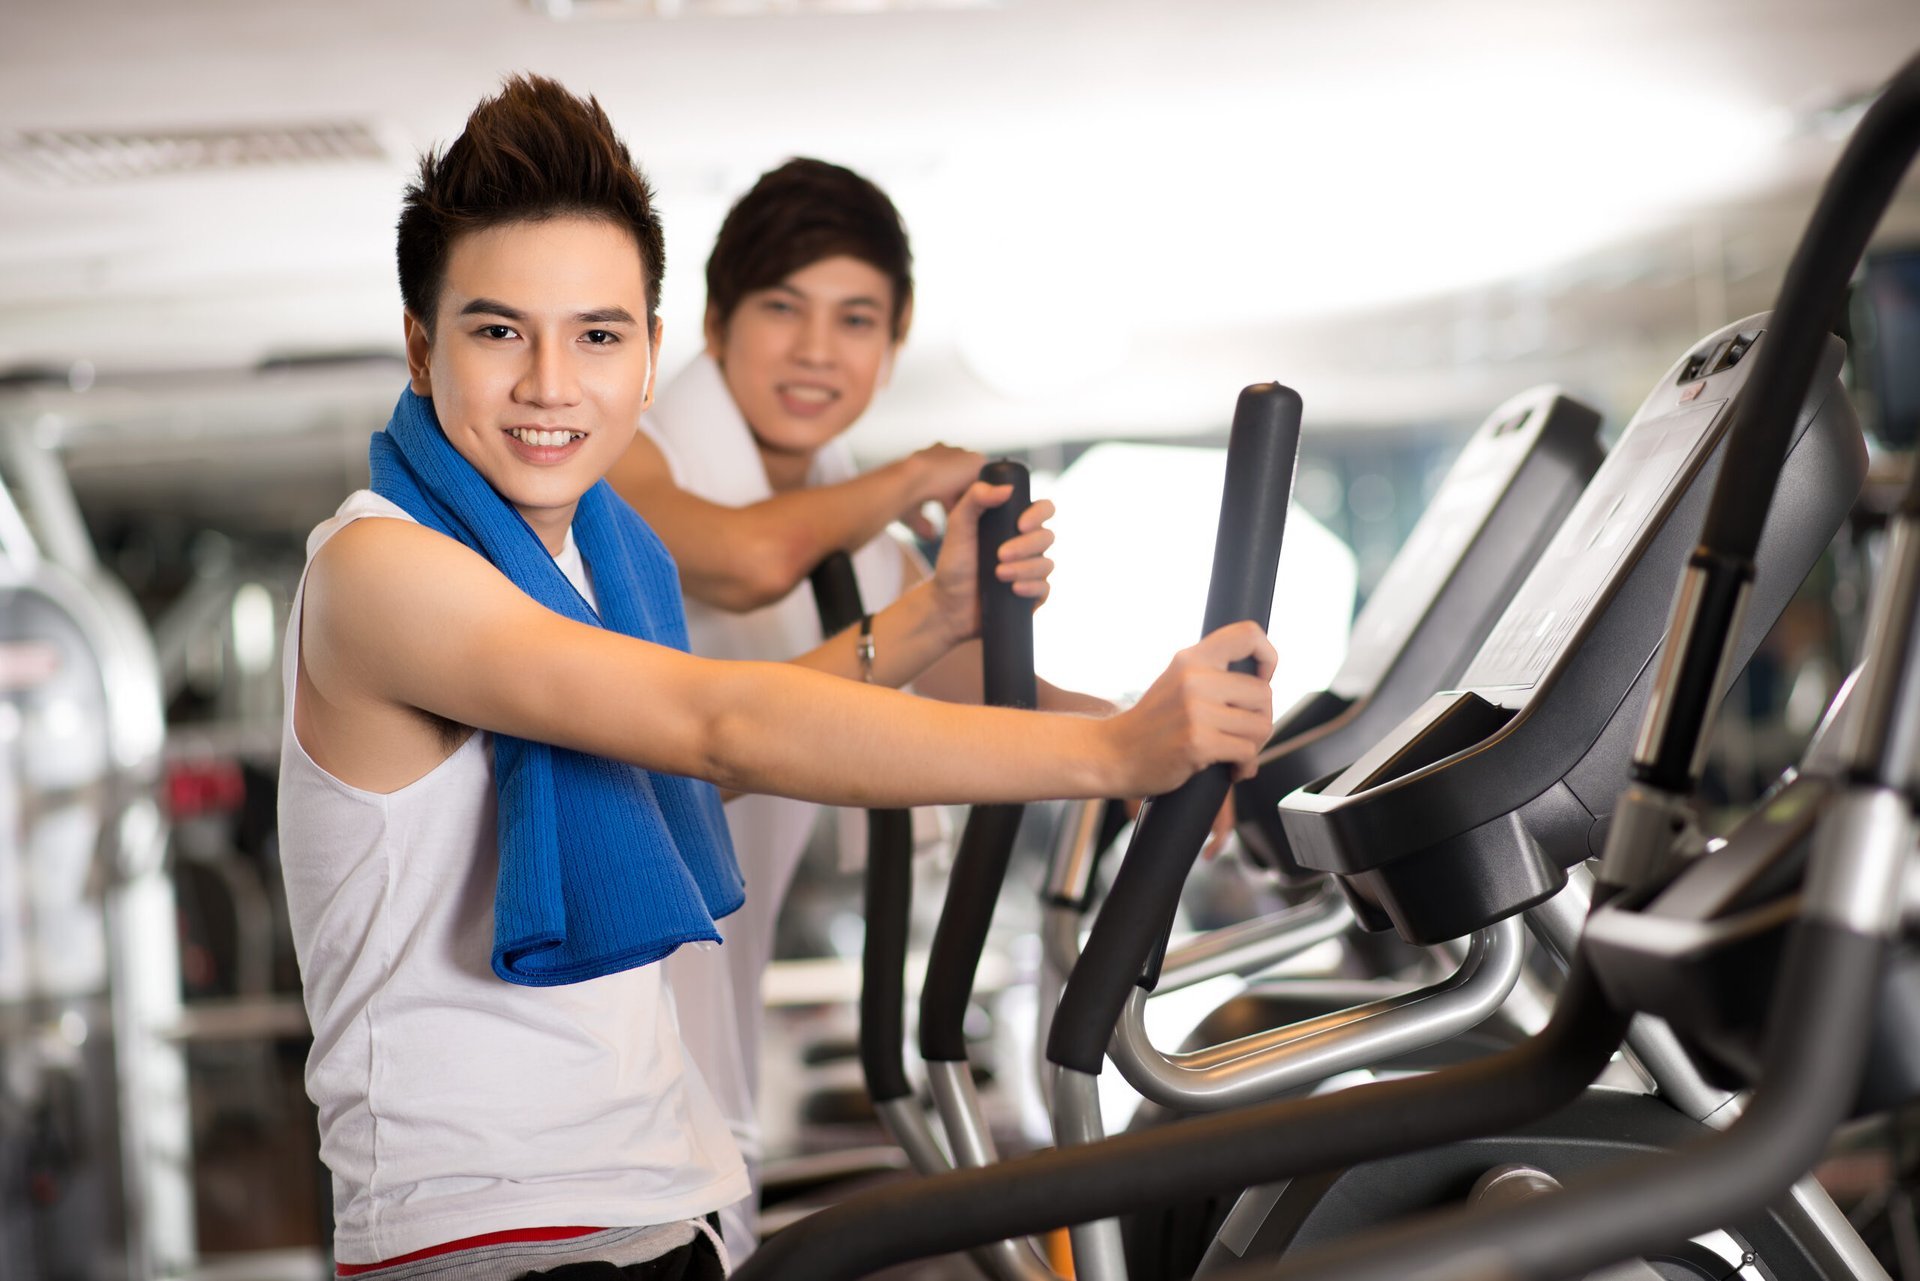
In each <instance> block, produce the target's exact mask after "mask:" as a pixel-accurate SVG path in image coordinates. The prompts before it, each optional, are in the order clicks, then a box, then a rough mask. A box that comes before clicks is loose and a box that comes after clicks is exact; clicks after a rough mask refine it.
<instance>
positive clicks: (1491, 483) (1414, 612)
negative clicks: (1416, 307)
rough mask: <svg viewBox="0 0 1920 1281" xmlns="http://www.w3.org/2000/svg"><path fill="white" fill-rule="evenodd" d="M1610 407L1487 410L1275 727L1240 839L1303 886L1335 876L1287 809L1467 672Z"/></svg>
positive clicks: (1550, 397) (1576, 479)
mask: <svg viewBox="0 0 1920 1281" xmlns="http://www.w3.org/2000/svg"><path fill="white" fill-rule="evenodd" d="M1599 430H1600V415H1599V414H1598V413H1597V412H1596V411H1594V410H1592V409H1590V408H1588V407H1587V406H1586V405H1583V404H1581V403H1580V402H1579V401H1577V400H1574V399H1573V398H1571V397H1569V396H1566V395H1563V394H1561V393H1560V392H1559V391H1558V389H1556V388H1553V387H1535V388H1533V389H1531V390H1529V391H1524V392H1521V393H1520V394H1519V395H1517V396H1514V397H1512V398H1511V399H1509V400H1507V401H1506V402H1505V403H1504V404H1502V405H1501V406H1500V407H1499V408H1498V409H1495V410H1494V411H1493V412H1492V413H1491V414H1489V415H1487V417H1486V419H1485V421H1483V422H1482V423H1481V424H1480V426H1479V427H1477V428H1476V429H1475V430H1474V433H1473V435H1472V436H1470V437H1468V439H1467V443H1466V445H1465V446H1464V447H1463V448H1462V449H1461V451H1460V456H1459V457H1458V458H1456V459H1455V460H1454V463H1453V466H1452V467H1451V468H1449V469H1448V471H1447V475H1446V478H1445V479H1444V480H1443V481H1442V482H1441V483H1440V488H1439V489H1438V490H1436V491H1435V492H1434V495H1433V499H1432V501H1430V502H1429V503H1428V504H1427V509H1426V511H1425V512H1423V513H1422V514H1421V516H1420V519H1419V521H1418V523H1416V524H1415V525H1414V527H1413V532H1412V533H1410V534H1408V535H1407V540H1406V542H1405V543H1404V544H1403V545H1402V546H1401V548H1400V551H1399V554H1398V555H1396V556H1395V557H1394V559H1393V563H1392V564H1391V565H1389V566H1388V567H1387V571H1386V573H1385V574H1384V575H1382V576H1381V579H1380V582H1379V585H1378V586H1377V587H1376V588H1375V589H1374V591H1373V594H1372V595H1371V596H1370V597H1369V598H1368V600H1367V605H1366V608H1365V609H1363V610H1361V611H1360V616H1359V618H1357V619H1355V620H1354V624H1353V636H1352V640H1351V641H1350V642H1349V644H1348V647H1347V656H1346V659H1345V661H1343V662H1342V663H1341V665H1340V670H1339V671H1337V672H1336V673H1334V676H1333V679H1332V680H1331V681H1330V682H1328V687H1327V688H1326V689H1324V690H1319V691H1316V692H1314V693H1311V694H1308V695H1306V696H1305V697H1303V698H1302V699H1301V700H1300V701H1299V702H1298V703H1296V704H1295V705H1294V706H1293V707H1292V708H1291V709H1290V710H1289V711H1288V712H1287V713H1286V714H1285V715H1283V716H1282V717H1281V718H1280V719H1279V720H1278V721H1276V722H1275V723H1274V728H1273V737H1272V738H1270V739H1269V740H1268V742H1267V746H1266V748H1265V750H1264V751H1263V752H1262V753H1261V756H1260V773H1259V774H1258V775H1256V776H1255V777H1253V778H1250V779H1248V780H1247V781H1246V782H1244V783H1239V784H1236V785H1235V787H1234V807H1235V810H1236V812H1237V813H1238V814H1239V816H1240V821H1239V826H1238V828H1237V831H1238V834H1239V836H1240V841H1241V844H1242V845H1243V846H1244V847H1245V848H1246V850H1247V853H1248V855H1249V857H1251V858H1252V860H1253V861H1254V862H1255V863H1256V864H1258V865H1259V866H1261V867H1263V868H1265V869H1267V870H1269V871H1271V872H1273V873H1274V874H1275V875H1276V876H1278V877H1279V878H1280V879H1281V880H1282V881H1283V882H1286V883H1292V884H1299V883H1304V882H1306V881H1310V880H1317V879H1319V878H1320V877H1321V876H1323V875H1324V873H1322V872H1319V871H1316V870H1315V869H1313V868H1309V867H1305V866H1303V865H1302V864H1301V863H1300V862H1299V861H1298V860H1297V859H1295V858H1294V856H1293V848H1292V846H1291V845H1290V844H1289V843H1288V841H1287V835H1286V829H1285V828H1284V827H1283V826H1282V824H1281V821H1280V815H1279V811H1278V808H1277V807H1278V805H1279V802H1280V799H1281V798H1282V797H1284V796H1286V795H1287V793H1289V792H1291V791H1293V790H1294V789H1295V788H1297V787H1300V786H1302V785H1304V784H1306V783H1309V782H1312V781H1313V780H1314V779H1316V778H1319V777H1321V776H1323V775H1325V774H1328V773H1330V772H1332V771H1335V770H1339V769H1341V768H1343V767H1344V766H1345V765H1346V764H1347V763H1348V762H1349V761H1351V760H1353V759H1354V758H1355V757H1356V756H1358V755H1360V753H1361V752H1362V751H1364V750H1365V749H1366V748H1367V747H1368V746H1369V745H1371V744H1372V743H1373V742H1375V741H1376V740H1377V739H1379V738H1380V737H1381V736H1382V735H1384V734H1385V733H1387V732H1388V731H1389V730H1391V729H1392V728H1393V727H1394V726H1395V725H1397V724H1399V723H1400V722H1401V721H1402V720H1404V719H1405V718H1406V716H1407V715H1408V713H1410V712H1412V711H1413V709H1414V708H1416V707H1418V706H1419V705H1420V702H1421V700H1422V699H1424V698H1426V697H1427V696H1428V695H1430V694H1432V693H1433V692H1434V691H1435V690H1437V689H1446V688H1448V687H1450V686H1451V685H1453V684H1454V683H1455V682H1456V681H1458V680H1459V679H1460V675H1461V673H1462V672H1464V671H1465V670H1466V668H1467V663H1468V662H1469V661H1470V660H1471V659H1472V658H1473V656H1474V654H1475V653H1476V652H1477V651H1478V650H1479V648H1480V645H1481V642H1483V641H1484V640H1486V638H1487V634H1488V633H1489V632H1491V631H1492V630H1493V625H1494V623H1495V622H1497V621H1498V620H1499V618H1500V614H1501V612H1502V611H1503V610H1504V609H1505V608H1506V605H1507V602H1508V601H1509V600H1510V599H1512V597H1513V593H1514V592H1515V591H1516V590H1517V589H1518V588H1519V586H1520V584H1521V582H1522V581H1523V580H1524V579H1525V578H1526V575H1527V571H1528V570H1530V569H1531V568H1533V562H1534V561H1535V560H1536V559H1537V558H1538V557H1539V555H1540V553H1541V552H1542V551H1543V550H1544V549H1545V548H1546V546H1547V541H1548V540H1549V539H1550V538H1551V537H1552V536H1553V531H1554V530H1556V529H1558V528H1559V526H1560V521H1561V520H1562V518H1564V517H1565V516H1566V514H1567V512H1568V510H1569V509H1570V508H1571V507H1572V506H1573V504H1574V501H1575V500H1576V499H1578V498H1579V496H1580V491H1581V490H1582V489H1584V488H1585V487H1586V484H1587V482H1588V481H1589V480H1591V479H1592V478H1593V474H1594V472H1595V471H1596V470H1598V469H1599V466H1600V461H1601V459H1602V458H1603V457H1605V450H1604V449H1602V448H1601V445H1600V441H1599Z"/></svg>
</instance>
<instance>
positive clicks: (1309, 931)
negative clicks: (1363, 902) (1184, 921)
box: [1153, 884, 1353, 993]
mask: <svg viewBox="0 0 1920 1281" xmlns="http://www.w3.org/2000/svg"><path fill="white" fill-rule="evenodd" d="M1352 924H1353V909H1352V908H1351V907H1350V906H1348V904H1347V900H1346V899H1344V898H1342V897H1341V896H1340V893H1339V891H1337V890H1335V889H1334V888H1333V886H1332V885H1331V884H1329V885H1324V886H1322V887H1321V888H1320V889H1319V891H1318V892H1317V893H1315V894H1314V896H1313V897H1312V898H1309V899H1307V900H1306V901H1305V902H1303V903H1299V904H1296V905H1295V906H1293V907H1290V908H1288V909H1287V910H1286V911H1284V912H1274V913H1271V914H1269V915H1267V916H1258V917H1255V918H1254V919H1252V920H1250V921H1242V922H1240V923H1239V924H1237V925H1227V926H1223V927H1221V928H1220V929H1217V930H1208V931H1207V932H1206V933H1204V934H1199V935H1195V936H1194V937H1193V938H1190V939H1188V940H1187V941H1186V942H1185V943H1182V944H1181V945H1180V946H1179V947H1176V948H1173V949H1172V950H1170V951H1169V952H1168V953H1167V959H1166V961H1165V963H1164V964H1163V965H1162V966H1161V968H1160V981H1159V982H1158V983H1157V984H1155V985H1154V989H1153V990H1154V992H1156V993H1157V992H1174V991H1178V990H1179V989H1181V988H1183V987H1192V986H1193V985H1194V984H1196V983H1204V982H1205V981H1206V980H1208V979H1212V978H1219V977H1220V976H1221V975H1223V974H1255V973H1258V972H1259V971H1261V970H1264V969H1266V968H1267V967H1268V966H1270V965H1278V964H1279V963H1280V962H1282V961H1284V960H1286V959H1287V958H1288V957H1290V956H1297V955H1299V954H1300V953H1302V952H1304V951H1306V950H1307V949H1308V948H1310V947H1315V946H1317V945H1319V944H1321V943H1324V942H1326V941H1327V940H1328V939H1336V938H1339V937H1340V936H1341V935H1342V934H1345V933H1346V932H1347V927H1348V926H1350V925H1352Z"/></svg>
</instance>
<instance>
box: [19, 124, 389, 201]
mask: <svg viewBox="0 0 1920 1281" xmlns="http://www.w3.org/2000/svg"><path fill="white" fill-rule="evenodd" d="M390 159H391V156H390V155H389V153H388V151H387V148H386V147H385V146H383V145H382V144H381V141H380V139H379V137H378V136H377V135H376V134H375V133H374V131H373V129H372V128H370V127H369V126H368V125H366V124H364V123H361V122H359V121H346V122H332V123H321V124H288V125H259V126H248V127H243V128H217V129H169V130H146V129H142V130H133V129H126V130H119V129H27V130H21V131H19V132H17V133H11V134H0V169H4V170H6V171H8V172H11V173H12V174H14V175H16V176H18V177H23V178H26V179H28V180H30V181H32V182H35V183H38V184H41V185H45V186H58V187H79V186H97V185H101V184H106V183H116V182H132V181H138V180H139V179H142V178H165V177H176V176H179V175H182V174H201V173H232V172H235V171H237V170H247V169H262V168H285V167H288V166H306V165H317V164H337V163H341V162H360V163H364V162H368V161H374V162H383V163H384V162H386V161H388V160H390Z"/></svg>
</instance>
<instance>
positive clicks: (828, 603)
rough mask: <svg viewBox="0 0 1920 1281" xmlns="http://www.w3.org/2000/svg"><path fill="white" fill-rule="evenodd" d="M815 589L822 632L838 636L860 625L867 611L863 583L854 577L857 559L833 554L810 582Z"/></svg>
mask: <svg viewBox="0 0 1920 1281" xmlns="http://www.w3.org/2000/svg"><path fill="white" fill-rule="evenodd" d="M807 581H808V583H810V584H811V585H812V587H813V604H814V608H815V609H817V610H818V611H819V614H820V632H821V634H822V635H824V636H838V635H839V634H840V633H841V632H844V631H846V630H847V628H849V627H852V626H853V625H854V624H855V623H857V622H859V621H860V615H862V614H864V613H866V612H867V611H866V608H865V607H864V606H863V605H861V603H860V580H859V579H857V578H855V577H854V574H853V557H851V556H849V555H847V554H846V553H845V552H829V553H828V554H827V558H826V559H825V560H823V561H821V562H820V563H819V564H818V565H815V566H814V567H813V573H812V574H810V575H809V576H808V578H807Z"/></svg>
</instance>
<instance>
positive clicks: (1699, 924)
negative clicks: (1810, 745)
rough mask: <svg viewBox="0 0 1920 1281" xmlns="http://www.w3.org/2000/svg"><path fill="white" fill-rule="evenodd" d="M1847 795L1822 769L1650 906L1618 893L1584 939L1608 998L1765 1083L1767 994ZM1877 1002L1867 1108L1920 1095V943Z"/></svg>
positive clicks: (1717, 1069) (1789, 788)
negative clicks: (1805, 887)
mask: <svg viewBox="0 0 1920 1281" xmlns="http://www.w3.org/2000/svg"><path fill="white" fill-rule="evenodd" d="M1843 792H1844V788H1843V786H1842V784H1841V783H1840V782H1839V781H1837V780H1835V779H1832V778H1828V777H1822V776H1819V775H1814V774H1802V775H1799V776H1798V777H1796V778H1793V779H1791V780H1789V781H1787V782H1786V783H1784V784H1783V785H1782V786H1780V787H1778V788H1777V789H1775V790H1774V791H1773V792H1772V793H1770V794H1769V795H1768V797H1767V798H1766V799H1765V800H1764V801H1763V802H1762V803H1761V804H1760V805H1759V806H1758V807H1756V808H1755V810H1754V812H1753V813H1751V814H1749V815H1748V816H1747V817H1746V818H1745V819H1743V820H1742V821H1741V822H1740V824H1739V825H1738V826H1736V827H1735V828H1734V829H1733V830H1732V831H1731V832H1729V833H1728V834H1727V838H1726V841H1725V843H1724V844H1721V845H1719V846H1718V847H1716V848H1715V849H1714V850H1712V851H1711V852H1710V853H1708V854H1706V855H1704V856H1702V857H1700V858H1698V859H1695V860H1694V861H1693V862H1691V863H1689V864H1688V865H1687V866H1686V867H1685V868H1683V869H1682V870H1681V871H1680V872H1679V874H1678V875H1676V876H1675V877H1674V878H1673V879H1672V880H1670V881H1669V882H1667V884H1666V885H1664V886H1662V887H1661V888H1660V889H1659V890H1658V891H1656V892H1652V893H1649V894H1647V895H1644V896H1642V897H1643V899H1644V901H1642V902H1632V901H1619V900H1616V901H1615V902H1614V903H1611V904H1608V905H1607V906H1606V907H1605V908H1603V909H1602V910H1600V911H1598V912H1595V913H1594V914H1593V916H1592V917H1591V918H1590V919H1589V920H1588V922H1587V929H1586V934H1585V937H1584V938H1583V939H1582V942H1581V946H1582V948H1583V949H1584V950H1585V951H1586V954H1587V958H1588V961H1589V963H1590V964H1591V965H1592V966H1593V972H1594V976H1595V978H1596V979H1597V980H1598V981H1599V983H1600V985H1601V987H1602V988H1603V989H1604V990H1605V991H1606V993H1607V996H1608V998H1609V999H1610V1000H1611V1001H1612V1002H1613V1003H1614V1005H1615V1006H1617V1007H1618V1008H1620V1009H1632V1010H1639V1011H1642V1012H1644V1013H1647V1014H1654V1015H1658V1016H1659V1017H1660V1018H1662V1019H1665V1020H1666V1021H1667V1022H1668V1023H1669V1024H1671V1025H1672V1027H1673V1029H1674V1031H1675V1032H1676V1033H1678V1034H1679V1035H1680V1037H1681V1039H1682V1040H1684V1041H1685V1042H1686V1044H1687V1046H1688V1048H1689V1049H1690V1050H1691V1051H1692V1052H1693V1054H1694V1057H1695V1059H1696V1060H1697V1061H1698V1062H1699V1064H1700V1066H1701V1069H1702V1071H1703V1072H1704V1073H1705V1074H1706V1075H1707V1077H1708V1078H1709V1079H1710V1080H1712V1081H1713V1082H1714V1084H1716V1085H1718V1086H1720V1087H1721V1088H1723V1089H1728V1090H1742V1089H1747V1088H1749V1087H1751V1086H1753V1085H1755V1084H1756V1083H1757V1081H1758V1079H1759V1073H1760V1067H1761V1063H1762V1060H1763V1050H1764V1044H1765V1036H1766V1031H1767V1028H1766V1015H1767V1006H1766V1002H1767V997H1768V994H1769V993H1771V992H1772V991H1773V990H1774V988H1775V986H1776V983H1777V981H1778V975H1779V973H1780V966H1781V964H1782V961H1783V957H1784V953H1785V948H1786V943H1787V926H1788V925H1789V924H1790V923H1791V922H1792V920H1793V918H1794V917H1795V916H1797V915H1798V914H1799V912H1800V906H1801V903H1800V887H1801V883H1802V882H1803V881H1804V879H1805V876H1806V869H1807V860H1808V857H1809V855H1810V854H1811V847H1812V840H1811V838H1812V836H1813V831H1814V828H1815V826H1816V825H1817V824H1818V822H1819V820H1820V818H1821V817H1822V815H1823V814H1825V813H1826V811H1827V809H1828V808H1829V807H1830V806H1831V804H1832V803H1833V802H1834V801H1836V800H1837V799H1839V797H1840V796H1841V795H1842V794H1843ZM1877 1000H1878V1007H1877V1010H1876V1016H1875V1018H1874V1025H1873V1035H1872V1040H1871V1042H1870V1045H1869V1048H1868V1052H1867V1055H1866V1067H1865V1070H1864V1074H1863V1079H1862V1081H1861V1086H1860V1092H1859V1095H1858V1097H1857V1098H1856V1099H1855V1101H1854V1108H1853V1110H1854V1112H1855V1113H1856V1114H1865V1113H1869V1112H1877V1111H1881V1110H1884V1109H1886V1108H1890V1107H1897V1106H1899V1105H1900V1104H1903V1103H1906V1102H1907V1101H1909V1100H1911V1099H1914V1098H1920V956H1916V955H1915V954H1914V952H1913V950H1912V949H1911V948H1905V949H1902V950H1900V951H1898V952H1896V953H1895V954H1894V955H1893V957H1892V958H1891V959H1890V961H1889V964H1888V969H1887V972H1886V973H1885V975H1884V976H1883V977H1882V980H1881V984H1880V991H1879V994H1878V997H1877Z"/></svg>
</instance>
